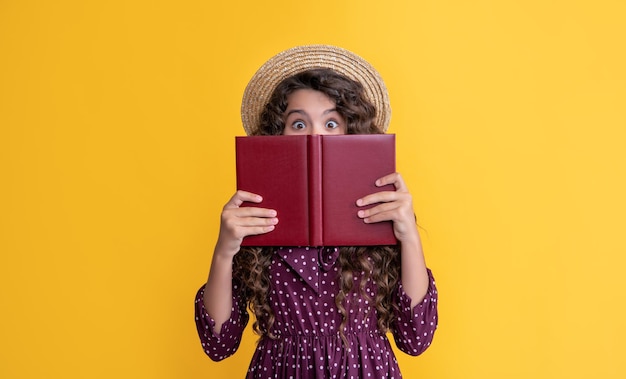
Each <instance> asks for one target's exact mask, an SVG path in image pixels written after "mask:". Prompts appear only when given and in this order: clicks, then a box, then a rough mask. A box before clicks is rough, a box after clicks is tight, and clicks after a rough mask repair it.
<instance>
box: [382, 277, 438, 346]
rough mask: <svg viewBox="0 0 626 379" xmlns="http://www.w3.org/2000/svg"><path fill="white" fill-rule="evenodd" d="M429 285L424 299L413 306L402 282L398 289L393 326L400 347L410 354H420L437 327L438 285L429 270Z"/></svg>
mask: <svg viewBox="0 0 626 379" xmlns="http://www.w3.org/2000/svg"><path fill="white" fill-rule="evenodd" d="M428 278H429V285H428V291H427V292H426V295H425V296H424V300H422V301H421V302H420V303H418V304H417V305H415V307H413V308H411V298H410V297H409V296H408V295H407V294H406V292H404V288H402V283H400V284H399V285H398V290H397V291H396V295H395V296H397V299H396V302H397V304H398V305H399V310H398V311H397V312H396V319H395V322H394V323H393V325H392V327H391V332H392V334H393V338H394V340H395V341H396V345H397V346H398V349H400V350H401V351H403V352H405V353H406V354H409V355H420V354H421V353H423V352H424V351H425V350H426V349H427V348H428V347H429V346H430V343H431V342H432V340H433V336H434V334H435V330H436V329H437V321H438V316H437V287H436V286H435V280H434V278H433V274H432V272H431V271H430V270H428Z"/></svg>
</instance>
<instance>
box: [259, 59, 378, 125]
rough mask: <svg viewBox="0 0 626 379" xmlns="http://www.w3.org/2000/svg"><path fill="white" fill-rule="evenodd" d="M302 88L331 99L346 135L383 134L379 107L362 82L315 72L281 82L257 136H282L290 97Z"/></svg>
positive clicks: (266, 109)
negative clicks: (344, 123) (369, 98)
mask: <svg viewBox="0 0 626 379" xmlns="http://www.w3.org/2000/svg"><path fill="white" fill-rule="evenodd" d="M300 89H312V90H315V91H319V92H321V93H323V94H325V95H326V96H328V97H329V98H330V99H331V100H332V101H333V102H334V103H335V106H336V109H337V112H338V113H339V114H340V115H341V116H343V118H344V119H345V120H346V123H347V131H346V134H380V133H382V131H381V130H380V129H379V128H378V126H377V125H375V123H374V118H375V117H376V108H374V106H373V105H372V103H370V102H369V101H368V100H367V98H366V97H365V92H364V90H363V86H362V85H361V83H359V82H356V81H354V80H351V79H349V78H347V77H345V76H343V75H341V74H339V73H337V72H335V71H333V70H329V69H312V70H308V71H304V72H301V73H299V74H296V75H294V76H291V77H288V78H287V79H285V80H283V81H282V82H280V83H279V84H278V85H277V86H276V88H275V89H274V92H272V96H270V99H269V102H268V103H267V104H266V105H265V108H264V109H263V112H262V113H261V117H260V125H259V127H258V128H257V129H256V130H255V131H254V133H253V134H255V135H281V134H283V131H284V129H285V120H284V113H285V110H287V98H288V97H289V95H291V94H292V93H294V92H295V91H297V90H300Z"/></svg>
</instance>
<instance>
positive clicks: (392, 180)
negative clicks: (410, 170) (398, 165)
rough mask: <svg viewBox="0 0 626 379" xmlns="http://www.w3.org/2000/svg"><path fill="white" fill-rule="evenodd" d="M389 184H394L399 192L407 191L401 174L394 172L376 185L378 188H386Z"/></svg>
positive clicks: (377, 181) (380, 179)
mask: <svg viewBox="0 0 626 379" xmlns="http://www.w3.org/2000/svg"><path fill="white" fill-rule="evenodd" d="M387 184H393V186H394V187H395V188H396V190H397V191H406V190H407V188H406V184H405V183H404V179H402V175H400V173H399V172H394V173H392V174H389V175H385V176H383V177H382V178H379V179H378V180H376V185H377V186H378V187H382V186H386V185H387Z"/></svg>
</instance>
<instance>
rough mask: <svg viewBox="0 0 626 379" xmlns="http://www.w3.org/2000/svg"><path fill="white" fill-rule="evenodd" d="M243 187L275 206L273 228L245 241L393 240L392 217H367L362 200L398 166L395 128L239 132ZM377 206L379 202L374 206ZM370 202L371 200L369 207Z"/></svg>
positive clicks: (380, 242) (253, 243) (383, 242)
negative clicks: (260, 133)
mask: <svg viewBox="0 0 626 379" xmlns="http://www.w3.org/2000/svg"><path fill="white" fill-rule="evenodd" d="M235 146H236V159H237V162H236V166H237V189H240V190H244V191H249V192H253V193H256V194H259V195H261V196H263V202H262V203H260V204H251V203H244V204H243V205H242V206H259V207H263V208H270V209H275V210H276V211H277V213H278V219H279V223H278V225H276V229H274V230H273V231H271V232H269V233H266V234H263V235H257V236H248V237H246V238H244V241H243V244H242V245H243V246H368V245H395V244H396V243H397V241H396V239H395V236H394V234H393V226H392V223H391V222H390V221H389V222H380V223H374V224H366V223H364V222H363V220H362V219H360V218H359V217H358V216H357V212H358V210H359V209H366V208H368V207H358V206H357V205H356V200H357V199H359V198H361V197H363V196H365V195H368V194H371V193H374V192H380V191H389V190H391V191H393V190H394V188H393V186H392V185H388V186H385V187H376V185H375V184H374V183H375V181H376V179H378V178H380V177H382V176H385V175H387V174H390V173H393V172H395V135H393V134H360V135H332V136H330V135H313V136H308V135H306V136H250V137H236V140H235ZM372 206H373V205H372ZM370 207H371V206H370Z"/></svg>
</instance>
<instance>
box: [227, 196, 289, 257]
mask: <svg viewBox="0 0 626 379" xmlns="http://www.w3.org/2000/svg"><path fill="white" fill-rule="evenodd" d="M244 201H247V202H251V203H257V204H258V203H260V202H262V201H263V198H262V197H261V196H260V195H257V194H254V193H251V192H246V191H237V192H235V194H234V195H233V197H231V198H230V200H229V201H228V202H227V203H226V205H224V208H223V209H222V216H221V223H220V234H219V237H218V239H217V244H216V246H215V252H216V253H218V252H219V253H221V254H228V255H229V256H231V257H232V256H234V255H235V254H237V252H238V251H239V248H240V247H241V242H242V241H243V238H244V237H246V236H251V235H256V234H264V233H268V232H271V231H272V230H274V228H275V226H276V224H278V218H276V211H275V210H273V209H267V208H259V207H241V204H243V202H244Z"/></svg>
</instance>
